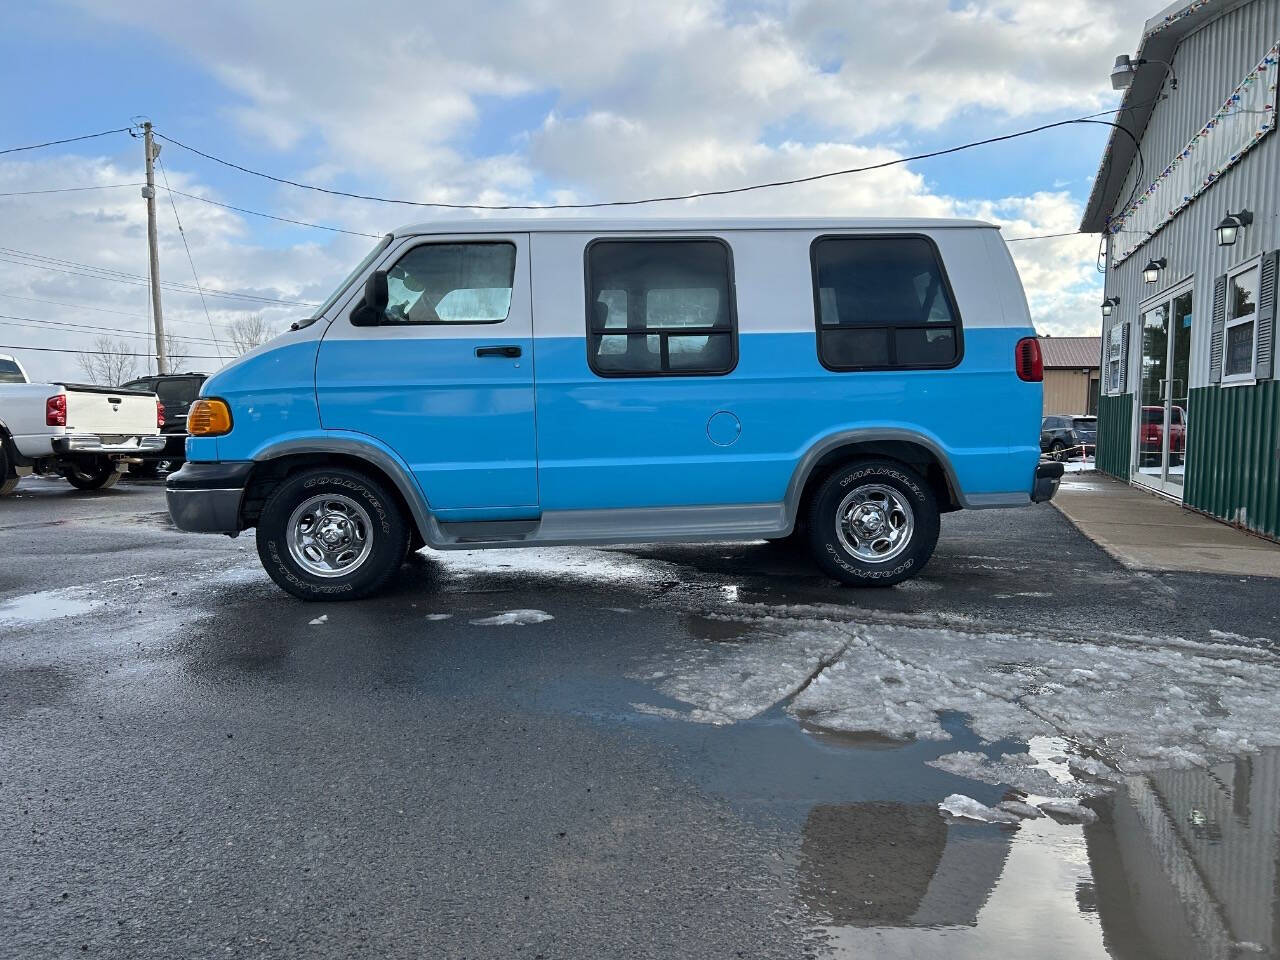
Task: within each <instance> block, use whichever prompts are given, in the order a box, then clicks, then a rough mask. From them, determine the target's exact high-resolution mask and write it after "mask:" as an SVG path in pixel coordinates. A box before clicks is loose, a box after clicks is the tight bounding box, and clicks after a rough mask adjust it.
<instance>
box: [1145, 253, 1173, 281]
mask: <svg viewBox="0 0 1280 960" xmlns="http://www.w3.org/2000/svg"><path fill="white" fill-rule="evenodd" d="M1168 265H1169V261H1167V260H1166V259H1165V258H1164V257H1159V258H1157V259H1155V260H1152V261H1151V262H1150V263H1148V264H1147V265H1146V266H1145V267H1143V268H1142V279H1143V281H1144V282H1145V283H1155V282H1156V281H1157V280H1159V279H1160V271H1161V270H1163V269H1164V268H1165V267H1167V266H1168Z"/></svg>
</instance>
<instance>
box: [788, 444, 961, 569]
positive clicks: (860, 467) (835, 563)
mask: <svg viewBox="0 0 1280 960" xmlns="http://www.w3.org/2000/svg"><path fill="white" fill-rule="evenodd" d="M808 521H809V546H810V548H811V550H812V551H813V556H814V559H815V560H816V561H817V563H818V565H819V566H820V567H822V569H823V570H824V571H826V572H827V573H828V574H830V575H831V576H832V577H835V578H836V579H837V580H840V581H841V582H843V583H846V584H849V585H851V586H862V587H886V586H892V585H893V584H895V583H901V582H902V581H903V580H906V579H907V578H908V577H913V576H915V575H916V574H917V573H919V572H920V570H921V568H923V567H924V565H925V564H926V563H927V562H928V561H929V557H931V556H932V555H933V548H934V547H935V546H936V545H937V542H938V526H939V524H938V504H937V500H936V499H935V497H934V495H933V491H932V490H930V489H929V485H928V484H927V483H925V481H924V480H923V479H922V478H921V477H920V475H919V474H918V473H916V472H915V471H914V470H912V469H911V468H910V467H907V466H905V465H904V464H901V463H898V462H897V461H894V460H858V461H854V462H852V463H848V464H845V465H843V466H840V467H837V468H836V469H835V470H833V471H832V473H831V475H830V476H828V477H827V479H826V480H825V481H823V482H822V484H821V485H820V486H819V487H818V489H817V491H816V492H815V493H814V494H813V496H812V498H811V499H810V501H809V504H808Z"/></svg>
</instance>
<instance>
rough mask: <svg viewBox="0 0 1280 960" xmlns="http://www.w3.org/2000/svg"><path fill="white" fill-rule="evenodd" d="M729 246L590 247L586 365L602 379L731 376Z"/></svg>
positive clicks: (643, 243)
mask: <svg viewBox="0 0 1280 960" xmlns="http://www.w3.org/2000/svg"><path fill="white" fill-rule="evenodd" d="M732 291H733V279H732V276H731V265H730V257H729V248H728V246H727V245H726V244H725V243H723V242H722V241H720V240H597V241H595V242H593V243H591V244H589V245H588V246H587V360H588V362H589V363H590V365H591V369H592V370H594V371H595V372H596V373H597V374H599V375H600V376H603V377H627V376H631V377H643V376H649V377H657V376H687V375H690V374H704V375H711V374H723V373H728V372H729V371H730V370H732V369H733V368H734V365H735V364H736V363H737V344H736V341H735V330H736V311H735V306H734V302H733V293H732Z"/></svg>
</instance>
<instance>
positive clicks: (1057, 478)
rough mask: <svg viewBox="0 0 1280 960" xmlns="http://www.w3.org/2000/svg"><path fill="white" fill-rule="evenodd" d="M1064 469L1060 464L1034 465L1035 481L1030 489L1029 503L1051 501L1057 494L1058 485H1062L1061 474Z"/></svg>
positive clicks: (1044, 463)
mask: <svg viewBox="0 0 1280 960" xmlns="http://www.w3.org/2000/svg"><path fill="white" fill-rule="evenodd" d="M1066 469H1067V468H1066V467H1064V466H1063V465H1062V464H1060V463H1050V462H1041V463H1038V464H1036V479H1035V484H1034V485H1033V486H1032V488H1031V502H1032V503H1044V502H1045V501H1046V500H1052V499H1053V495H1054V494H1055V493H1057V492H1058V484H1060V483H1062V474H1063V472H1064V471H1065V470H1066Z"/></svg>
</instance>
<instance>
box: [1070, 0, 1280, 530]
mask: <svg viewBox="0 0 1280 960" xmlns="http://www.w3.org/2000/svg"><path fill="white" fill-rule="evenodd" d="M1278 61H1280V0H1195V2H1187V0H1181V2H1178V3H1175V4H1174V5H1172V6H1170V7H1168V8H1166V9H1165V10H1163V11H1161V12H1160V13H1159V14H1157V15H1156V16H1155V17H1153V18H1152V19H1150V20H1148V21H1147V23H1146V25H1145V26H1144V28H1143V32H1142V37H1141V40H1140V43H1139V46H1138V50H1137V52H1136V54H1134V55H1131V56H1129V57H1121V58H1119V59H1118V60H1117V63H1116V69H1115V71H1114V72H1113V74H1112V78H1113V81H1114V82H1115V83H1116V85H1117V86H1124V85H1126V84H1127V85H1128V86H1127V89H1126V92H1125V95H1124V100H1123V103H1122V110H1121V112H1120V113H1119V114H1118V115H1117V117H1116V123H1117V124H1118V125H1119V126H1120V127H1123V128H1124V129H1123V130H1121V129H1115V130H1113V131H1112V134H1111V137H1110V140H1109V142H1108V144H1107V148H1106V152H1105V153H1104V155H1103V159H1102V164H1101V166H1100V167H1099V169H1098V174H1097V177H1096V179H1095V181H1094V185H1093V192H1092V194H1091V195H1090V197H1089V202H1088V205H1087V207H1086V210H1085V214H1084V219H1083V221H1082V223H1081V230H1082V231H1084V232H1087V233H1101V234H1102V235H1103V243H1104V248H1103V250H1102V251H1101V255H1102V256H1105V260H1106V287H1105V293H1104V297H1105V300H1104V303H1103V306H1102V312H1103V330H1102V396H1101V399H1100V403H1099V424H1098V428H1099V429H1098V458H1097V462H1098V468H1099V469H1101V470H1104V471H1105V472H1107V473H1110V474H1112V475H1113V476H1116V477H1119V478H1122V479H1125V480H1129V481H1131V482H1133V483H1135V484H1141V485H1143V486H1145V487H1147V488H1150V489H1151V490H1154V491H1156V492H1157V493H1161V494H1164V495H1166V496H1169V497H1171V498H1174V499H1176V500H1179V501H1181V502H1183V503H1184V504H1185V505H1186V506H1187V507H1190V508H1193V509H1196V510H1199V511H1202V512H1204V513H1208V514H1210V515H1212V516H1215V517H1218V518H1220V519H1222V520H1225V521H1228V522H1230V523H1234V524H1237V525H1239V526H1242V527H1245V528H1247V529H1250V530H1253V531H1255V532H1258V533H1262V534H1265V535H1268V536H1271V537H1280V385H1278V384H1277V382H1276V380H1275V379H1274V376H1275V373H1276V365H1275V363H1274V361H1273V339H1274V334H1273V331H1274V328H1275V311H1276V296H1275V294H1276V273H1277V248H1280V138H1277V137H1276V136H1274V135H1273V134H1274V133H1275V127H1276V81H1277V76H1278V75H1280V63H1278Z"/></svg>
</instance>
